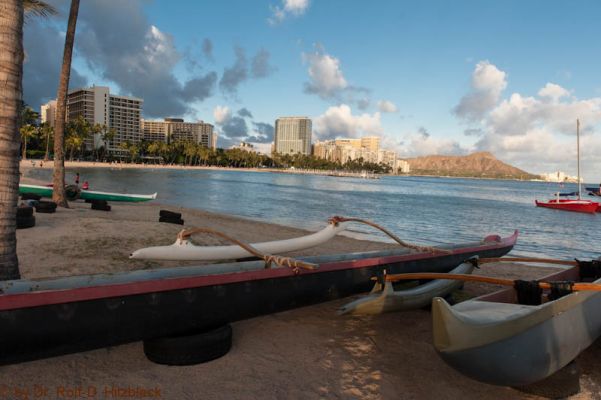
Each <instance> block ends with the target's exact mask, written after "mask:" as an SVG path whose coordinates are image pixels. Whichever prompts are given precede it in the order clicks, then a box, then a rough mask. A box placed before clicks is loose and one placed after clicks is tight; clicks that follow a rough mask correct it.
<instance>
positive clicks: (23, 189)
mask: <svg viewBox="0 0 601 400" xmlns="http://www.w3.org/2000/svg"><path fill="white" fill-rule="evenodd" d="M19 193H20V194H24V193H32V194H37V195H39V196H42V197H52V188H51V187H48V186H39V185H25V184H19ZM73 194H74V195H75V196H73V199H77V198H79V199H84V200H106V201H128V202H139V201H149V200H154V199H156V198H157V194H156V193H153V194H127V193H109V192H97V191H93V190H80V191H78V192H77V193H73Z"/></svg>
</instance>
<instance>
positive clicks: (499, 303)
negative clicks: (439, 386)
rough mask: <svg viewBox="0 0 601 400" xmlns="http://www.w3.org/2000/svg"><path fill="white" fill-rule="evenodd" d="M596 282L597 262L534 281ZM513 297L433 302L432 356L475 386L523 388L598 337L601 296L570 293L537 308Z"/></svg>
mask: <svg viewBox="0 0 601 400" xmlns="http://www.w3.org/2000/svg"><path fill="white" fill-rule="evenodd" d="M599 278H601V262H599V261H577V266H575V267H572V268H570V269H567V270H563V271H560V272H556V273H553V274H551V275H548V276H546V277H544V278H542V279H541V280H540V281H541V282H562V281H563V283H565V281H571V282H583V281H587V280H588V281H590V280H592V279H596V281H595V283H601V279H599ZM567 286H569V284H568V285H567ZM543 296H544V297H546V296H547V293H545V294H543ZM517 298H518V294H517V292H516V289H514V288H509V289H505V290H501V291H497V292H495V293H492V294H488V295H484V296H480V297H477V298H474V299H472V300H468V301H465V302H462V303H459V304H456V305H454V306H450V305H449V304H448V303H447V302H446V301H445V300H444V299H442V298H436V299H434V301H433V302H432V318H433V329H434V347H435V348H436V350H437V352H438V354H439V355H440V356H441V357H442V359H443V360H444V361H445V362H446V363H447V364H449V365H450V366H452V367H453V368H455V369H456V370H457V371H459V372H461V373H463V374H464V375H467V376H468V377H470V378H472V379H475V380H478V381H480V382H485V383H489V384H493V385H501V386H525V385H530V384H532V383H536V382H538V381H541V380H543V379H545V378H546V377H548V376H550V375H552V374H553V373H555V372H557V371H559V370H560V369H561V368H563V367H564V366H566V365H567V364H568V363H569V362H570V361H572V360H573V359H574V358H576V356H578V354H580V353H581V352H582V351H583V350H584V349H586V348H587V347H588V346H590V345H591V344H592V343H593V342H594V341H595V339H597V338H598V337H599V336H600V335H601V312H599V310H601V292H595V291H579V292H572V293H569V294H566V295H564V296H563V297H559V298H557V299H555V300H549V301H547V302H544V303H542V304H539V305H526V304H519V303H518V301H517ZM539 300H541V299H540V295H539Z"/></svg>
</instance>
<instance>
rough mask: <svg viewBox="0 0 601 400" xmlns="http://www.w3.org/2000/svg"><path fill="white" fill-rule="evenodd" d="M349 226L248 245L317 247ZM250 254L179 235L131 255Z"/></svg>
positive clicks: (196, 257) (194, 257)
mask: <svg viewBox="0 0 601 400" xmlns="http://www.w3.org/2000/svg"><path fill="white" fill-rule="evenodd" d="M347 226H348V222H341V223H335V222H332V221H331V222H330V223H328V226H326V227H325V228H323V229H322V230H320V231H318V232H315V233H312V234H310V235H306V236H301V237H297V238H293V239H284V240H275V241H271V242H262V243H251V244H250V245H251V246H252V247H254V248H255V249H257V250H258V251H260V252H262V253H267V254H282V253H287V252H291V251H296V250H304V249H308V248H310V247H315V246H319V245H320V244H323V243H325V242H327V241H328V240H330V239H332V238H333V237H334V236H336V234H338V233H340V232H342V231H343V230H344V229H345V228H346V227H347ZM247 257H253V255H252V254H251V253H249V252H248V251H247V250H244V249H243V248H242V247H240V246H237V245H231V246H197V245H195V244H194V243H192V242H190V241H189V240H188V239H187V237H180V236H178V237H177V239H176V240H175V243H173V244H172V245H170V246H153V247H145V248H143V249H139V250H136V251H134V252H133V253H132V254H131V255H130V258H134V259H141V260H173V261H216V260H235V259H240V258H247Z"/></svg>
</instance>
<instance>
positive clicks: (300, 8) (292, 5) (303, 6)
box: [267, 0, 309, 25]
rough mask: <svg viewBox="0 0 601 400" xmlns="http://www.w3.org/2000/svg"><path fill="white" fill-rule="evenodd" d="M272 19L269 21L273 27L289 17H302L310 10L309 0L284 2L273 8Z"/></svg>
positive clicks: (288, 0)
mask: <svg viewBox="0 0 601 400" xmlns="http://www.w3.org/2000/svg"><path fill="white" fill-rule="evenodd" d="M270 8H271V13H272V15H271V17H270V18H269V19H268V20H267V21H268V22H269V23H270V24H271V25H276V24H278V23H280V22H282V21H283V20H285V19H286V18H287V17H288V16H300V15H303V14H304V13H305V11H307V9H308V8H309V0H282V5H280V6H271V7H270Z"/></svg>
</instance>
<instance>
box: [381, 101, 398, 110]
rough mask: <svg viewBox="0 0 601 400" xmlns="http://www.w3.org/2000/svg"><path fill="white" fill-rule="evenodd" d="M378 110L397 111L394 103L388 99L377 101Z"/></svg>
mask: <svg viewBox="0 0 601 400" xmlns="http://www.w3.org/2000/svg"><path fill="white" fill-rule="evenodd" d="M378 110H380V111H381V112H384V113H394V112H397V111H398V108H397V106H396V104H394V103H393V102H392V101H389V100H380V101H378Z"/></svg>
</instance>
